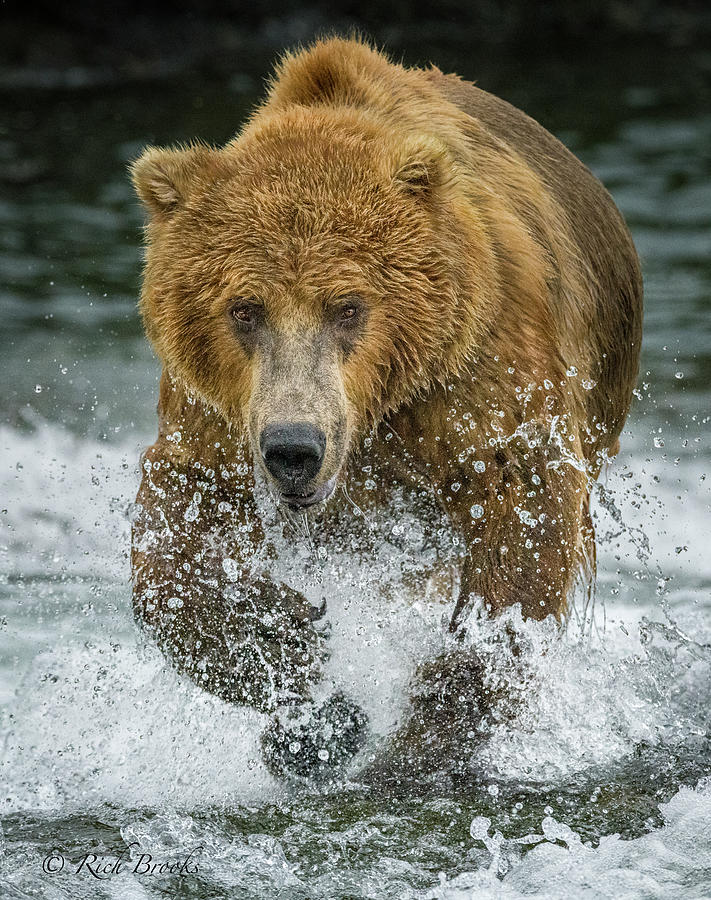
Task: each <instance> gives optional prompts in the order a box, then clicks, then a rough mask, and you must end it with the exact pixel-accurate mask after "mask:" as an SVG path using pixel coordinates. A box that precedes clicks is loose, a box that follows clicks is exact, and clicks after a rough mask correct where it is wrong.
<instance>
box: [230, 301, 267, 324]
mask: <svg viewBox="0 0 711 900" xmlns="http://www.w3.org/2000/svg"><path fill="white" fill-rule="evenodd" d="M230 315H231V316H232V319H233V320H234V322H235V323H236V324H237V325H238V327H239V328H240V329H241V330H242V331H252V330H253V329H254V328H255V326H256V325H257V323H258V321H259V317H260V315H261V307H260V306H259V304H258V303H254V302H252V301H249V300H238V301H237V302H235V303H233V304H232V307H231V308H230Z"/></svg>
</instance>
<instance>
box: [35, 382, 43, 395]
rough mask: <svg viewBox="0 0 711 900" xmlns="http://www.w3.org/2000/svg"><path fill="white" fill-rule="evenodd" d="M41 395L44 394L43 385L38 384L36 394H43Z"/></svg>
mask: <svg viewBox="0 0 711 900" xmlns="http://www.w3.org/2000/svg"><path fill="white" fill-rule="evenodd" d="M41 393H42V385H41V384H36V385H35V394H41Z"/></svg>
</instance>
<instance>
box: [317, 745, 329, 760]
mask: <svg viewBox="0 0 711 900" xmlns="http://www.w3.org/2000/svg"><path fill="white" fill-rule="evenodd" d="M328 756H329V753H328V750H326V749H325V748H322V749H321V750H319V751H318V758H319V759H320V760H321V761H322V762H326V760H327V759H328Z"/></svg>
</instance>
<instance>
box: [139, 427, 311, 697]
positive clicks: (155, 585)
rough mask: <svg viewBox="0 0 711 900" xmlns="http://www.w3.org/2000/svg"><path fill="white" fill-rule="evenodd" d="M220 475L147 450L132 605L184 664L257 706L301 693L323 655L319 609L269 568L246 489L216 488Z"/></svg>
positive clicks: (224, 693)
mask: <svg viewBox="0 0 711 900" xmlns="http://www.w3.org/2000/svg"><path fill="white" fill-rule="evenodd" d="M205 472H207V474H205ZM228 474H229V473H228ZM219 478H220V476H216V475H215V470H214V469H206V468H205V467H202V468H200V467H194V466H187V465H185V464H184V463H183V462H182V461H181V460H180V459H176V458H175V457H172V456H171V455H170V454H169V452H167V451H166V449H165V448H163V447H161V446H160V445H159V444H158V445H155V446H154V447H153V448H151V449H150V450H149V451H148V453H147V454H146V456H145V458H144V474H143V480H142V484H141V488H140V491H139V494H138V498H137V504H136V509H135V514H134V517H133V518H134V521H133V530H132V568H133V605H134V612H135V614H136V617H137V618H138V620H139V622H141V623H142V624H143V625H144V626H146V627H147V629H148V630H149V632H150V633H151V635H152V636H153V637H154V639H155V640H156V642H157V643H158V645H159V647H160V648H161V649H162V650H163V652H164V653H165V654H166V655H167V656H168V658H169V659H170V660H171V661H172V662H173V664H174V665H175V666H176V668H177V669H178V670H179V671H180V672H181V673H183V674H185V675H187V676H189V677H190V678H191V679H192V680H193V681H195V682H196V683H197V684H198V685H199V686H200V687H202V688H204V689H205V690H208V691H210V692H211V693H214V694H217V695H218V696H219V697H221V698H222V699H224V700H227V701H230V702H234V703H243V704H247V705H249V706H252V707H254V708H256V709H259V710H263V711H272V710H275V709H276V708H277V707H278V706H279V705H281V704H284V703H294V702H297V701H306V700H308V699H309V698H310V696H311V688H312V686H313V684H314V683H315V682H316V681H318V679H319V677H320V673H321V666H322V664H323V662H324V660H325V658H326V647H325V641H324V635H323V634H322V633H321V632H320V631H318V630H317V628H316V627H315V626H316V622H317V621H318V619H320V618H321V617H322V616H323V613H324V610H320V609H317V608H314V607H312V606H311V605H310V604H309V603H308V602H307V601H306V600H305V598H304V597H303V596H302V595H301V594H299V593H298V592H297V591H294V590H293V589H291V588H289V587H287V586H286V585H284V584H280V583H278V582H275V581H273V580H271V579H270V578H269V576H268V574H267V573H266V569H267V568H268V559H266V558H265V548H264V539H263V534H262V531H261V528H260V527H259V521H258V518H257V517H256V514H255V513H254V511H253V510H249V508H248V494H247V492H246V491H245V492H243V495H242V496H241V497H237V496H236V491H235V486H234V483H232V484H231V485H230V487H231V489H230V490H229V491H226V490H222V485H220V484H219ZM213 485H216V489H215V490H214V491H213V490H211V488H212V486H213ZM227 497H229V498H230V500H229V501H228V499H227Z"/></svg>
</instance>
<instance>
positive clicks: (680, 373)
mask: <svg viewBox="0 0 711 900" xmlns="http://www.w3.org/2000/svg"><path fill="white" fill-rule="evenodd" d="M683 377H684V373H683V372H675V373H674V378H683Z"/></svg>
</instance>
